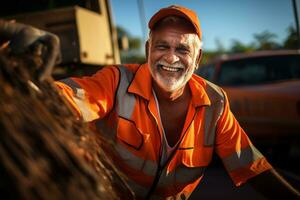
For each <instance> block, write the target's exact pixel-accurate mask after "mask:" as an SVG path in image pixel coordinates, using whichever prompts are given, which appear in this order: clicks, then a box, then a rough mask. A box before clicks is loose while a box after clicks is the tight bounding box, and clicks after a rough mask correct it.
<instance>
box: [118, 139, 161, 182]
mask: <svg viewBox="0 0 300 200" xmlns="http://www.w3.org/2000/svg"><path fill="white" fill-rule="evenodd" d="M115 148H116V151H117V152H118V153H119V156H120V157H121V158H122V159H123V160H124V161H125V162H126V164H127V165H129V166H130V167H131V168H133V169H135V170H141V171H143V172H144V174H146V175H148V176H155V173H156V170H157V164H156V162H154V161H151V160H145V159H142V158H140V157H138V156H136V155H134V154H133V153H131V152H130V151H129V150H128V149H127V148H125V147H123V146H122V145H121V144H119V143H117V144H115Z"/></svg>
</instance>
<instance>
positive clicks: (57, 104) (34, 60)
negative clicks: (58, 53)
mask: <svg viewBox="0 0 300 200" xmlns="http://www.w3.org/2000/svg"><path fill="white" fill-rule="evenodd" d="M40 65H41V60H40V59H39V58H38V57H34V56H30V55H24V56H22V57H20V56H19V57H12V56H9V55H8V54H7V53H5V52H4V51H2V52H0V137H1V138H0V194H1V196H2V197H3V196H5V197H7V199H30V200H31V199H133V196H132V193H131V192H130V190H129V189H128V187H127V186H126V184H124V181H123V179H122V178H121V176H120V175H119V173H118V172H117V171H116V170H115V168H114V166H113V165H112V164H111V163H110V161H109V159H108V158H107V156H106V155H105V153H103V151H102V149H101V141H102V139H101V138H100V137H99V136H98V135H96V134H94V133H93V132H91V131H90V130H89V129H88V127H87V126H86V125H85V124H83V123H81V122H80V121H78V120H76V117H75V115H74V113H73V112H72V111H71V109H70V108H69V107H68V106H67V104H66V103H65V100H64V98H62V97H61V95H60V94H59V92H58V91H57V90H56V87H55V85H54V83H53V81H52V80H47V81H43V82H39V81H38V78H37V77H35V74H36V73H35V72H36V69H38V67H39V66H40Z"/></svg>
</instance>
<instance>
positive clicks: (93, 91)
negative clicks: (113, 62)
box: [55, 66, 119, 122]
mask: <svg viewBox="0 0 300 200" xmlns="http://www.w3.org/2000/svg"><path fill="white" fill-rule="evenodd" d="M118 83H119V71H118V69H117V67H114V66H108V67H104V68H103V69H101V70H99V71H98V72H97V73H96V74H94V75H93V76H89V77H83V78H66V79H62V80H59V81H56V82H55V84H56V85H57V87H58V88H59V89H60V90H61V91H62V93H63V95H64V96H65V97H66V99H67V100H68V102H69V103H70V104H71V106H72V107H73V108H74V110H75V111H76V113H77V114H78V116H79V117H81V118H82V119H83V121H85V122H90V121H93V120H95V119H99V118H103V117H104V116H105V115H106V114H107V113H109V112H110V111H111V110H112V109H113V107H114V101H115V91H116V90H117V87H118Z"/></svg>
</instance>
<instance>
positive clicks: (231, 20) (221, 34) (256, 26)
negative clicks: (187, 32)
mask: <svg viewBox="0 0 300 200" xmlns="http://www.w3.org/2000/svg"><path fill="white" fill-rule="evenodd" d="M138 1H140V2H143V3H142V4H143V5H144V6H143V7H144V12H145V19H146V23H148V21H149V20H150V18H151V16H152V15H153V14H154V13H155V12H156V11H158V10H159V9H160V8H162V7H166V6H169V5H172V4H177V5H182V6H186V7H188V8H190V9H192V10H194V11H196V12H197V14H198V17H199V19H200V26H201V29H202V34H203V45H204V46H203V48H204V50H216V49H217V47H218V45H217V42H216V41H219V43H221V44H222V46H223V47H224V48H229V47H230V45H231V42H232V40H234V39H235V40H239V41H240V42H242V43H244V44H250V43H251V42H253V41H254V37H253V34H255V33H262V32H263V31H266V30H268V31H269V32H271V33H275V34H276V35H277V37H276V39H275V40H276V41H277V42H279V43H282V41H283V39H284V38H285V37H286V36H287V27H288V26H291V25H292V26H295V19H294V13H293V7H292V0H173V1H171V0H111V5H112V11H113V19H114V22H115V24H116V25H118V26H121V27H123V28H125V30H126V31H127V32H129V33H130V34H131V35H132V36H135V37H140V38H142V39H143V38H145V37H146V36H143V32H145V33H146V34H148V29H147V24H146V25H145V24H144V25H143V23H141V20H140V12H139V6H138V5H139V4H138ZM297 3H298V7H299V5H300V0H297Z"/></svg>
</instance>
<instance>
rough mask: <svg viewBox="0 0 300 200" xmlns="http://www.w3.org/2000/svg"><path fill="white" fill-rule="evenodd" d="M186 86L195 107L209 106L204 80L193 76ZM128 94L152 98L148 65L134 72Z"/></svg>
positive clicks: (147, 98)
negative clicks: (188, 88)
mask: <svg viewBox="0 0 300 200" xmlns="http://www.w3.org/2000/svg"><path fill="white" fill-rule="evenodd" d="M188 85H189V87H190V90H191V93H192V102H193V104H194V106H195V107H198V106H204V105H210V100H209V98H208V96H207V94H206V91H205V87H206V83H205V80H204V79H202V78H201V77H199V76H197V75H195V74H193V76H192V78H191V79H190V80H189V82H188ZM128 92H130V93H134V94H137V95H139V96H141V97H143V98H144V99H146V100H148V101H149V100H150V97H151V96H152V77H151V74H150V72H149V69H148V64H147V63H145V64H143V65H141V66H140V67H139V68H138V70H137V71H136V73H135V75H134V78H133V80H132V82H131V84H130V85H129V87H128Z"/></svg>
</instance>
